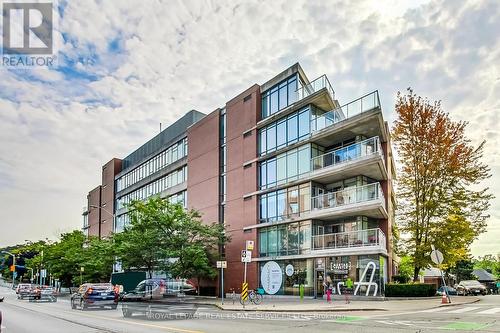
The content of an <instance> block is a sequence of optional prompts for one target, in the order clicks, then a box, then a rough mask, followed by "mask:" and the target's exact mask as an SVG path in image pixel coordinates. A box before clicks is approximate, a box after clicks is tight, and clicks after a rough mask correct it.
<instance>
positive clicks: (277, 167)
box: [259, 144, 320, 189]
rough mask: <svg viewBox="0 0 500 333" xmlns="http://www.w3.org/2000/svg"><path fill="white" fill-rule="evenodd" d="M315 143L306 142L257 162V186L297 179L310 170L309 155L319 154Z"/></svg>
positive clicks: (264, 187)
mask: <svg viewBox="0 0 500 333" xmlns="http://www.w3.org/2000/svg"><path fill="white" fill-rule="evenodd" d="M319 153H320V152H319V148H318V146H317V145H316V144H306V145H304V146H300V147H298V148H294V149H291V150H289V151H287V152H284V153H282V154H279V155H278V156H276V157H273V158H270V159H268V160H265V161H262V162H260V163H259V188H260V189H267V188H271V187H274V186H277V185H282V184H285V183H287V182H290V181H293V180H297V179H299V178H300V177H302V176H304V175H305V174H307V173H308V172H309V171H311V156H312V157H314V156H317V155H318V154H319Z"/></svg>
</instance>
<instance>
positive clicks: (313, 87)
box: [296, 75, 335, 101]
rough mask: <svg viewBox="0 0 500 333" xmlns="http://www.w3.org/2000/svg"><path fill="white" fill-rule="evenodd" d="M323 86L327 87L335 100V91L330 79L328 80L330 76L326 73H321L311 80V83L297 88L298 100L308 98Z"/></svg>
mask: <svg viewBox="0 0 500 333" xmlns="http://www.w3.org/2000/svg"><path fill="white" fill-rule="evenodd" d="M323 88H326V90H327V92H328V94H329V95H330V97H331V98H332V100H335V91H334V90H333V88H332V85H331V84H330V81H329V80H328V77H326V75H321V76H320V77H318V78H317V79H314V80H313V81H311V82H310V83H309V84H306V85H304V86H302V87H301V88H299V89H297V99H296V100H297V101H300V100H301V99H303V98H306V97H307V96H310V95H312V94H314V93H315V92H318V91H320V90H321V89H323Z"/></svg>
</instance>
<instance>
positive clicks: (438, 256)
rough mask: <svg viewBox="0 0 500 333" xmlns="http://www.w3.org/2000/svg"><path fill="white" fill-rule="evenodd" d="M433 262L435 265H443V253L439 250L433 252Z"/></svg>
mask: <svg viewBox="0 0 500 333" xmlns="http://www.w3.org/2000/svg"><path fill="white" fill-rule="evenodd" d="M431 260H432V262H433V263H435V264H436V265H441V264H442V263H443V260H444V257H443V254H442V253H441V251H439V250H432V252H431Z"/></svg>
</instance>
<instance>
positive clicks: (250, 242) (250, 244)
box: [246, 240, 253, 251]
mask: <svg viewBox="0 0 500 333" xmlns="http://www.w3.org/2000/svg"><path fill="white" fill-rule="evenodd" d="M246 250H247V251H252V250H253V240H247V242H246Z"/></svg>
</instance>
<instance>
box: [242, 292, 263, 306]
mask: <svg viewBox="0 0 500 333" xmlns="http://www.w3.org/2000/svg"><path fill="white" fill-rule="evenodd" d="M262 298H263V297H262V295H261V294H259V293H257V292H256V291H255V290H252V289H250V290H248V297H247V299H245V300H244V299H243V297H242V296H240V303H241V305H248V304H250V302H252V303H253V304H255V305H259V304H260V303H262Z"/></svg>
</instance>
